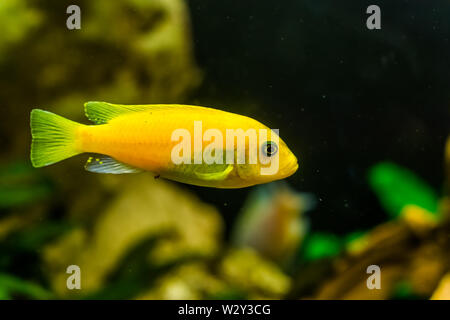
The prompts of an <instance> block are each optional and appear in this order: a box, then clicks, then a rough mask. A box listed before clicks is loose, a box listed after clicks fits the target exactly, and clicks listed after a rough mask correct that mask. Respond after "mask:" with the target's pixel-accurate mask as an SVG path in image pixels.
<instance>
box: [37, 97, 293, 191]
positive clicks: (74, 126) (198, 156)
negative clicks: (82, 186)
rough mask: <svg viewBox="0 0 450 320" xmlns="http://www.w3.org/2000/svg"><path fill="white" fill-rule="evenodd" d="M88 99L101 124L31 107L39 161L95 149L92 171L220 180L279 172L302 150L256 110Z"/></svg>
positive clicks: (265, 178) (201, 182)
mask: <svg viewBox="0 0 450 320" xmlns="http://www.w3.org/2000/svg"><path fill="white" fill-rule="evenodd" d="M84 106H85V113H86V116H87V117H88V118H89V120H91V121H93V122H94V123H95V124H96V125H83V124H79V123H76V122H73V121H71V120H68V119H65V118H63V117H61V116H58V115H56V114H53V113H51V112H48V111H44V110H40V109H34V110H32V111H31V120H30V122H31V135H32V138H33V140H32V144H31V162H32V164H33V166H34V167H43V166H47V165H50V164H53V163H56V162H58V161H61V160H63V159H66V158H69V157H72V156H74V155H77V154H80V153H85V152H87V153H95V154H98V155H96V156H95V155H94V156H93V157H90V158H89V159H88V161H87V163H86V166H85V168H86V170H88V171H91V172H97V173H114V174H120V173H133V172H140V171H151V172H152V173H154V174H155V176H156V177H159V176H161V177H163V178H166V179H171V180H175V181H179V182H183V183H188V184H193V185H198V186H207V187H214V188H242V187H247V186H252V185H255V184H261V183H266V182H270V181H274V180H279V179H283V178H286V177H288V176H290V175H292V174H293V173H294V172H295V171H296V170H297V168H298V163H297V158H296V157H295V156H294V154H293V153H292V152H291V151H290V150H289V148H288V147H287V146H286V144H285V143H284V142H283V141H282V140H281V139H280V138H279V136H278V134H277V133H276V132H275V130H271V129H269V128H268V127H266V126H265V125H263V124H261V123H260V122H258V121H256V120H254V119H252V118H249V117H245V116H242V115H238V114H234V113H230V112H225V111H221V110H216V109H212V108H206V107H197V106H187V105H116V104H110V103H106V102H87V103H85V105H84ZM239 130H240V131H239ZM236 132H239V133H241V134H240V135H239V134H236ZM242 132H244V135H242ZM233 133H234V134H235V135H234V136H233ZM229 137H230V139H228V138H229ZM241 138H242V139H243V140H240V139H241ZM229 140H232V141H231V142H230V141H229ZM236 141H238V142H237V143H236ZM239 141H241V142H242V141H243V142H244V143H243V144H242V143H241V145H240V144H239ZM254 141H256V143H252V142H254ZM242 145H243V147H241V146H242ZM206 154H207V155H208V157H207V156H206ZM255 155H256V158H255ZM180 159H181V161H180ZM208 159H209V160H208ZM211 159H213V160H214V161H212V160H211ZM275 160H276V161H275ZM274 164H275V165H274ZM274 168H275V170H272V169H274Z"/></svg>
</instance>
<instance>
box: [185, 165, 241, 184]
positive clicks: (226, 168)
mask: <svg viewBox="0 0 450 320" xmlns="http://www.w3.org/2000/svg"><path fill="white" fill-rule="evenodd" d="M232 170H233V165H232V164H210V165H207V166H206V165H199V166H198V168H195V170H194V173H195V175H196V176H197V178H200V179H202V180H208V181H222V180H224V179H225V178H226V177H227V176H228V174H230V172H231V171H232Z"/></svg>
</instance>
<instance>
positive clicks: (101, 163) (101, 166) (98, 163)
mask: <svg viewBox="0 0 450 320" xmlns="http://www.w3.org/2000/svg"><path fill="white" fill-rule="evenodd" d="M84 168H85V169H86V170H87V171H90V172H96V173H112V174H122V173H137V172H142V171H143V170H141V169H138V168H135V167H133V166H130V165H128V164H125V163H122V162H119V161H117V160H116V159H114V158H111V157H109V156H106V155H98V156H92V157H89V158H88V160H87V162H86V165H85V166H84Z"/></svg>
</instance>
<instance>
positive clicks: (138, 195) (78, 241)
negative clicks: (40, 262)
mask: <svg viewBox="0 0 450 320" xmlns="http://www.w3.org/2000/svg"><path fill="white" fill-rule="evenodd" d="M108 178H110V179H111V180H115V183H119V184H120V189H121V193H120V194H119V195H118V196H117V198H115V199H111V200H110V201H109V202H108V203H105V205H104V208H103V209H99V210H101V212H100V213H99V216H98V219H97V220H96V221H95V222H93V224H92V225H90V226H89V225H88V226H86V227H82V228H79V229H78V230H75V231H73V232H71V233H69V234H67V235H66V236H64V237H63V238H62V239H60V240H58V241H57V242H55V243H53V244H51V245H49V246H48V247H47V248H46V249H45V250H44V251H43V259H44V261H45V270H47V271H48V273H47V275H48V278H49V280H50V282H51V284H52V287H53V289H54V290H55V291H56V292H57V293H58V294H60V295H62V296H64V295H66V294H68V293H69V292H68V290H67V288H66V279H67V274H66V273H65V272H66V268H67V266H69V265H71V264H76V265H78V266H80V268H81V272H82V277H83V278H82V286H83V290H82V292H81V294H87V293H89V292H92V291H95V290H97V289H99V288H101V286H102V285H103V284H104V282H105V279H106V278H107V276H108V274H109V273H110V272H112V271H113V270H114V267H115V266H116V265H117V263H118V262H119V261H120V259H121V258H122V257H124V255H125V253H126V252H127V251H128V250H130V249H131V248H132V247H134V246H136V245H137V244H138V243H139V242H140V241H143V240H145V239H147V238H148V237H149V236H151V235H154V236H155V235H158V234H160V233H162V232H166V231H167V232H170V233H171V234H172V236H171V237H168V238H167V239H161V240H159V241H158V243H157V245H156V246H155V248H154V249H153V250H152V251H151V252H149V256H148V259H149V260H150V262H151V263H152V264H153V265H161V264H164V263H169V262H171V261H174V260H176V259H180V258H183V257H185V256H189V255H192V256H202V257H208V256H212V255H214V254H216V252H217V250H218V245H219V240H220V236H221V232H222V220H221V217H220V215H219V213H218V212H217V211H216V210H215V209H214V208H213V207H211V206H209V205H206V204H204V203H201V202H200V201H198V200H197V199H196V198H195V197H194V196H192V195H191V194H189V193H187V192H185V191H183V190H182V189H180V188H178V187H177V186H175V185H174V184H172V183H170V182H166V181H163V180H159V179H158V180H155V179H153V177H152V176H151V175H144V174H142V175H135V176H127V177H126V178H124V177H115V176H114V177H111V176H109V177H108Z"/></svg>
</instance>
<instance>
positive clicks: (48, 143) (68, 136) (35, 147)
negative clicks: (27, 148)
mask: <svg viewBox="0 0 450 320" xmlns="http://www.w3.org/2000/svg"><path fill="white" fill-rule="evenodd" d="M30 126H31V136H32V142H31V155H30V158H31V163H32V164H33V167H35V168H39V167H44V166H48V165H51V164H53V163H56V162H59V161H61V160H64V159H67V158H70V157H72V156H75V155H77V154H79V153H82V152H83V151H81V150H77V147H76V131H77V128H79V127H80V126H82V124H79V123H76V122H74V121H71V120H68V119H65V118H63V117H61V116H58V115H56V114H54V113H51V112H48V111H44V110H40V109H33V110H32V111H31V115H30Z"/></svg>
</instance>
